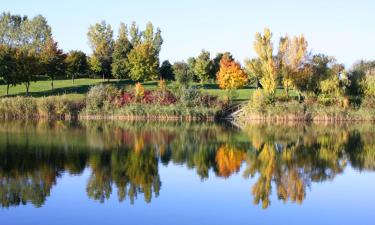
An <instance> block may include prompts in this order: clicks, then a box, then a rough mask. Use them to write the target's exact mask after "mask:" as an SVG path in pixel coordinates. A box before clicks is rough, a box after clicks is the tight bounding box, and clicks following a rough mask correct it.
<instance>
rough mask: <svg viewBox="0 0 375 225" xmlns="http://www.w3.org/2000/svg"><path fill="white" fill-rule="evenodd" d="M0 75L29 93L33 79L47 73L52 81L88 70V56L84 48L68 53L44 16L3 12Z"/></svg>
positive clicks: (0, 25)
mask: <svg viewBox="0 0 375 225" xmlns="http://www.w3.org/2000/svg"><path fill="white" fill-rule="evenodd" d="M0 34H1V35H0V76H1V77H2V79H3V81H4V82H5V83H6V85H7V94H8V92H9V87H10V86H15V85H18V84H21V83H23V84H24V85H25V87H26V94H28V92H29V88H30V82H32V81H36V80H37V78H38V76H41V75H45V76H47V77H48V78H49V79H50V80H51V87H52V88H53V81H54V79H55V78H56V77H57V76H61V75H65V74H69V75H71V76H72V77H73V78H74V75H76V74H82V73H86V71H87V69H88V64H87V57H86V54H84V53H83V52H81V51H71V52H69V53H68V54H65V53H64V52H63V50H61V49H59V47H58V44H57V42H55V41H54V40H53V37H52V31H51V27H50V26H49V25H48V23H47V20H46V19H45V18H44V17H43V16H41V15H38V16H35V17H34V18H31V19H29V18H28V17H26V16H20V15H12V14H10V13H3V14H1V15H0Z"/></svg>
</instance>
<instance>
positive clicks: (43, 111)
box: [37, 95, 72, 118]
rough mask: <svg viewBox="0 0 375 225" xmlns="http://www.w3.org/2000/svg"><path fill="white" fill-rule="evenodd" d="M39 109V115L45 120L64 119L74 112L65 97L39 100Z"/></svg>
mask: <svg viewBox="0 0 375 225" xmlns="http://www.w3.org/2000/svg"><path fill="white" fill-rule="evenodd" d="M37 107H38V112H39V115H40V116H41V117H45V118H63V117H64V116H66V115H69V114H70V113H71V112H72V103H71V102H70V101H69V100H68V98H67V97H66V96H65V95H63V96H50V97H42V98H39V99H38V100H37Z"/></svg>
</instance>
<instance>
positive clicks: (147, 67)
mask: <svg viewBox="0 0 375 225" xmlns="http://www.w3.org/2000/svg"><path fill="white" fill-rule="evenodd" d="M127 62H128V63H127V67H128V68H129V75H130V78H131V79H132V80H134V81H143V80H154V79H156V78H157V77H158V73H159V58H158V57H157V55H156V54H155V49H154V47H153V45H152V44H151V43H148V42H145V43H142V44H139V45H137V46H135V47H134V48H133V49H132V50H131V51H130V53H129V54H128V60H127Z"/></svg>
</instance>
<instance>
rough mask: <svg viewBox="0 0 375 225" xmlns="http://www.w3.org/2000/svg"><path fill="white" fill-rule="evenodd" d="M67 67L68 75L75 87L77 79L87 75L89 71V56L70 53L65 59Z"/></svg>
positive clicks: (77, 52) (78, 52)
mask: <svg viewBox="0 0 375 225" xmlns="http://www.w3.org/2000/svg"><path fill="white" fill-rule="evenodd" d="M65 65H66V72H67V75H68V76H70V77H71V78H72V84H73V85H74V79H75V78H76V77H78V76H79V75H83V74H86V73H87V72H88V70H89V65H88V62H87V56H86V54H85V53H84V52H82V51H70V52H69V53H68V55H67V57H66V58H65Z"/></svg>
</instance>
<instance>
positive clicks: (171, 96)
mask: <svg viewBox="0 0 375 225" xmlns="http://www.w3.org/2000/svg"><path fill="white" fill-rule="evenodd" d="M226 105H227V103H226V102H224V101H221V100H219V99H218V98H217V97H216V96H212V95H208V94H204V93H201V92H200V90H198V89H195V88H180V89H176V90H168V89H167V88H166V85H165V83H164V82H163V81H161V82H160V83H159V88H158V89H156V90H145V88H144V87H143V86H142V85H141V84H140V83H137V84H136V85H135V86H134V87H132V88H130V89H128V90H123V89H119V88H116V87H114V86H112V85H103V84H101V85H97V86H93V87H92V88H91V89H90V90H89V92H88V93H87V95H86V97H85V99H84V100H70V99H68V98H67V97H66V96H64V95H62V96H51V97H42V98H32V97H13V98H2V99H0V118H2V119H40V118H47V119H74V118H80V119H127V120H214V119H215V118H217V117H218V115H219V114H220V112H221V111H222V109H223V108H224V107H225V106H226Z"/></svg>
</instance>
